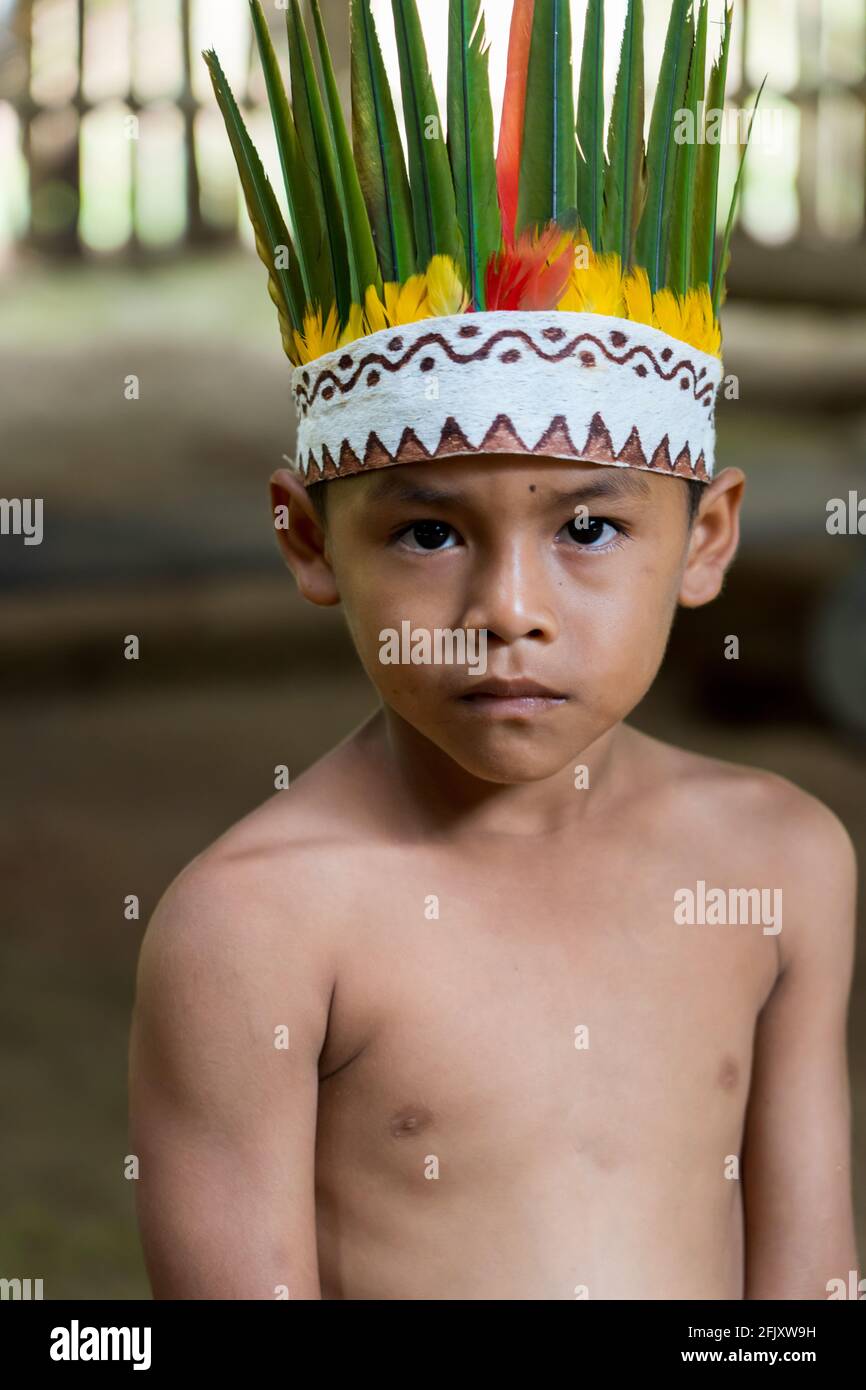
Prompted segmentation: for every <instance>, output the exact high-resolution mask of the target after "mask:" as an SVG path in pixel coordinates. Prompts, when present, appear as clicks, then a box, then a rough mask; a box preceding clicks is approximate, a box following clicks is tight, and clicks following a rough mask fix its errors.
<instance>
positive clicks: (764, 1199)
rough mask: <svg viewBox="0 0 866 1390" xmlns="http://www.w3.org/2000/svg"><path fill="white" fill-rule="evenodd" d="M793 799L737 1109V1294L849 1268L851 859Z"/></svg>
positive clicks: (815, 1289)
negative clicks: (741, 1237) (762, 998)
mask: <svg viewBox="0 0 866 1390" xmlns="http://www.w3.org/2000/svg"><path fill="white" fill-rule="evenodd" d="M798 801H799V804H798V806H797V814H796V815H795V816H792V817H791V818H790V821H789V823H788V830H789V831H790V838H789V840H788V853H787V855H786V860H787V864H786V866H785V871H784V874H783V875H780V879H781V878H782V877H783V878H784V882H785V886H784V887H783V919H782V920H783V926H782V931H781V933H780V934H779V936H778V937H777V938H776V940H777V942H778V946H779V950H780V962H781V969H780V974H779V976H778V978H777V980H776V984H775V987H774V989H773V991H772V993H771V995H770V998H769V999H768V1001H767V1003H766V1005H765V1006H764V1008H763V1010H762V1012H761V1015H760V1017H759V1019H758V1024H757V1029H756V1034H755V1051H754V1063H753V1073H752V1086H751V1090H750V1095H749V1104H748V1113H747V1117H746V1132H745V1147H744V1156H743V1179H744V1193H743V1195H744V1200H745V1213H746V1223H745V1231H746V1259H745V1269H746V1278H745V1294H744V1296H745V1298H747V1299H774V1298H781V1299H826V1298H827V1297H828V1296H829V1295H828V1289H827V1283H828V1281H829V1280H831V1279H841V1280H843V1281H845V1283H846V1284H847V1283H848V1279H849V1272H850V1271H851V1270H856V1269H857V1250H856V1244H855V1238H854V1220H853V1212H852V1200H851V1134H850V1098H849V1082H848V1064H847V1048H846V1021H847V1011H848V995H849V991H850V986H851V976H852V969H853V959H854V936H855V915H856V914H855V903H856V879H857V868H856V859H855V855H854V849H853V846H852V844H851V841H850V839H849V837H848V835H847V833H846V831H845V829H844V827H843V826H842V825H841V824H840V822H839V821H838V820H837V819H836V817H835V816H833V815H832V813H831V812H829V811H828V810H827V809H826V808H825V807H823V806H821V805H820V803H818V802H815V801H813V800H812V799H811V798H806V797H803V796H802V794H800V795H799V798H798ZM798 863H799V866H800V867H799V868H797V869H792V868H790V867H789V866H792V865H797V864H798ZM776 886H782V885H781V882H780V883H779V884H778V885H776ZM858 1278H859V1273H858Z"/></svg>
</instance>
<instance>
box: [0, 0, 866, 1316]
mask: <svg viewBox="0 0 866 1390" xmlns="http://www.w3.org/2000/svg"><path fill="white" fill-rule="evenodd" d="M419 4H420V9H421V13H422V20H423V22H424V26H425V32H426V35H427V39H428V43H429V49H430V55H431V62H432V64H433V66H434V69H435V71H436V73H437V80H438V83H439V90H440V94H441V96H442V97H444V76H445V69H444V57H445V52H446V34H447V5H446V4H445V3H444V0H419ZM322 8H323V12H324V15H325V20H326V24H327V26H328V30H329V35H330V37H331V41H332V50H333V53H334V57H335V62H336V64H337V66H338V68H339V71H340V80H341V84H342V89H343V92H344V97H345V100H346V104H347V109H348V42H347V34H348V4H347V0H322ZM265 9H266V11H267V12H268V13H269V15H270V17H271V19H272V21H273V27H274V34H275V40H276V42H277V45H278V51H279V52H280V53H282V54H283V55H285V52H286V48H285V34H284V21H285V16H284V14H283V13H282V12H281V10H282V6H278V5H277V4H276V3H266V5H265ZM375 9H376V17H377V20H378V21H379V25H380V32H381V34H382V38H383V46H384V48H385V51H386V58H388V60H389V63H391V64H392V66H391V70H392V72H396V64H395V63H394V61H393V52H394V50H393V44H392V41H391V34H392V29H391V20H390V5H389V4H388V3H387V0H382V2H381V3H379V4H378V5H377V6H376V7H375ZM736 9H737V13H736V21H735V29H734V41H733V53H732V59H731V72H730V77H729V105H730V106H731V108H732V109H734V110H742V109H744V108H747V107H749V106H750V105H751V102H752V100H753V98H754V94H755V91H756V89H757V87H758V86H759V84H760V82H761V81H762V79H763V78H764V76H765V75H766V77H767V88H766V91H765V94H764V97H763V99H762V107H761V111H762V113H763V117H762V121H761V122H760V123H759V125H758V126H757V127H756V136H755V142H754V147H753V152H752V155H751V156H750V163H749V166H748V175H747V180H746V186H745V196H744V200H743V205H742V215H741V218H740V220H739V224H738V227H737V231H736V235H735V244H734V251H733V265H732V271H731V279H730V284H731V297H730V301H729V304H728V307H727V311H726V318H725V332H726V353H725V360H726V369H727V371H728V372H729V373H731V374H733V375H734V376H735V377H736V378H737V387H735V389H737V388H738V392H739V399H736V400H731V401H724V400H723V401H722V402H721V405H720V417H719V466H720V467H723V466H725V465H736V466H739V467H742V468H743V469H745V471H746V473H747V474H748V479H749V482H748V494H747V505H746V517H745V528H744V534H743V542H742V549H741V553H740V556H739V559H738V561H737V564H736V567H735V569H734V571H733V573H732V575H731V577H730V580H729V582H728V585H727V588H726V591H725V594H724V596H723V597H722V598H721V599H720V600H719V601H718V602H717V603H716V604H714V605H713V606H711V607H710V608H709V609H707V610H705V611H703V612H699V613H693V614H682V615H681V617H680V619H679V620H678V623H677V626H676V629H675V632H674V636H673V639H672V644H671V649H670V654H669V658H668V662H667V664H666V667H665V670H664V672H663V674H662V676H661V677H660V679H659V682H658V684H657V686H656V687H655V688H654V690H653V691H652V692H651V694H650V696H649V697H648V699H647V701H646V702H645V704H644V705H643V706H642V707H641V709H640V710H638V711H637V712H636V713H635V715H634V716H633V721H632V722H633V723H635V724H636V725H638V726H639V727H641V728H644V729H646V730H648V731H649V732H651V733H653V734H656V735H657V736H659V737H662V738H669V739H671V740H673V741H675V742H677V743H680V744H682V745H684V746H687V747H691V748H694V749H696V750H699V751H702V752H706V753H710V754H713V755H716V756H720V757H722V758H726V759H730V760H733V761H737V762H744V763H749V764H754V765H758V766H761V767H765V768H769V769H772V770H774V771H776V772H778V773H780V774H782V775H783V776H785V777H789V778H791V779H792V780H793V781H795V782H796V783H798V784H799V785H800V786H802V787H804V788H805V789H806V790H808V791H810V792H812V793H814V794H815V795H817V796H818V797H820V798H821V799H822V800H824V801H825V802H827V804H829V805H830V806H831V807H832V808H833V809H834V810H835V811H836V812H837V814H838V815H840V816H841V818H842V820H843V821H844V822H845V824H846V825H847V827H848V829H849V831H850V833H851V835H852V836H853V838H854V840H855V842H856V844H857V845H858V848H859V851H860V856H861V865H862V864H864V862H866V795H864V792H866V539H864V535H859V534H857V532H856V526H855V527H854V528H852V533H851V534H843V535H833V534H830V533H829V532H828V528H827V508H828V503H830V502H831V501H832V499H834V498H840V499H844V500H845V501H846V503H847V502H848V499H849V494H851V493H852V492H853V493H855V494H856V498H866V474H864V467H863V462H864V452H866V391H864V384H866V219H864V186H866V5H864V0H749V2H748V3H747V2H746V0H738V3H737V7H736ZM486 10H487V22H488V34H489V35H490V37H491V39H492V50H491V74H492V81H493V86H494V100H495V104H496V106H497V107H498V103H499V94H501V89H502V83H503V80H504V66H505V53H506V48H507V32H508V22H509V19H510V12H511V4H510V0H486ZM711 10H712V13H711V18H712V20H713V22H714V24H717V25H718V24H719V22H720V20H721V14H722V6H721V3H719V4H716V3H713V4H712V6H711ZM583 11H584V6H583V4H582V2H581V0H576V3H575V5H574V12H575V18H576V21H577V24H576V32H575V46H576V48H577V46H578V45H579V44H580V42H581V30H582V24H583ZM646 12H647V48H648V85H649V93H648V95H649V96H650V97H651V95H652V90H653V85H654V71H653V69H654V66H655V64H656V61H657V57H658V54H659V53H660V51H661V47H662V43H663V39H664V32H665V28H666V23H667V13H668V4H667V0H658V2H656V0H647V3H646ZM606 14H607V30H608V68H609V72H608V78H609V83H608V86H609V91H608V100H610V98H611V97H612V86H613V78H614V74H615V67H616V62H617V56H618V47H619V35H620V32H621V28H622V22H623V18H624V14H625V0H608V3H607V7H606ZM719 32H720V30H719ZM210 46H214V47H216V49H217V51H218V53H219V55H220V58H221V60H222V63H223V66H224V68H225V70H226V73H227V75H228V77H229V79H230V81H231V82H232V84H233V86H234V89H235V91H236V93H237V94H238V96H239V98H240V99H241V100H242V104H243V107H244V110H245V114H246V116H247V119H248V122H249V125H250V127H251V129H252V132H253V135H254V138H255V139H256V141H257V143H258V145H259V148H260V150H261V151H262V153H263V155H264V157H265V163H266V164H267V165H268V167H269V171H270V172H271V175H272V181H273V183H274V187H275V188H276V189H278V190H280V179H279V178H278V177H277V169H276V167H275V145H274V141H273V138H272V135H271V130H270V124H269V117H268V115H267V111H266V99H265V94H264V90H263V84H262V80H261V77H260V72H259V67H258V62H257V60H254V54H253V41H252V34H251V27H250V23H249V16H248V7H247V4H246V0H0V467H2V475H0V477H2V481H0V493H2V495H3V496H4V497H7V498H15V497H19V498H26V497H29V498H42V499H44V540H43V542H42V544H41V545H33V546H25V545H24V543H23V538H22V537H21V536H15V535H0V591H2V604H0V671H2V678H3V679H2V686H0V691H2V693H0V728H2V764H0V766H2V777H0V798H2V803H0V811H2V826H0V884H2V887H0V902H2V904H3V931H2V934H0V1030H2V1032H0V1037H2V1062H0V1114H2V1133H3V1137H2V1141H0V1142H2V1149H0V1276H4V1277H13V1276H18V1277H21V1278H24V1277H28V1276H29V1277H32V1278H36V1277H41V1278H43V1279H44V1281H45V1283H44V1289H45V1296H46V1297H47V1298H59V1297H73V1298H95V1299H99V1298H111V1297H114V1298H127V1297H137V1296H147V1294H148V1287H147V1282H146V1279H145V1276H144V1270H143V1265H142V1261H141V1257H140V1253H139V1249H138V1242H137V1235H136V1229H135V1222H134V1212H133V1198H132V1191H131V1184H130V1183H129V1182H128V1181H126V1180H125V1179H124V1176H123V1161H124V1156H125V1154H126V1152H127V1138H126V1063H127V1040H128V1025H129V1013H130V1006H131V1002H132V995H133V984H134V970H135V961H136V957H137V952H138V947H139V943H140V939H141V935H142V931H143V928H144V924H145V923H146V921H147V919H148V917H149V915H150V913H151V912H152V910H153V908H154V906H155V904H156V902H157V900H158V898H159V896H160V894H161V893H162V892H163V890H164V889H165V887H166V886H167V885H168V883H169V882H170V881H171V879H172V878H173V877H174V876H175V874H176V873H177V872H178V871H179V870H180V869H181V868H182V867H183V865H184V864H186V863H187V862H188V861H189V859H190V858H192V857H193V856H194V855H195V854H197V853H198V852H199V851H200V850H202V849H203V848H204V847H205V846H206V845H207V844H208V843H209V842H210V841H211V840H213V839H214V838H215V837H216V836H217V835H219V834H220V833H221V832H222V831H223V830H225V829H226V828H227V827H228V826H229V825H230V824H231V823H232V822H234V821H235V820H237V819H238V818H239V817H241V816H242V815H243V814H245V813H246V812H247V811H248V810H250V809H252V807H254V806H255V805H257V804H258V803H259V802H261V801H262V800H264V799H265V798H266V797H267V796H269V795H270V794H271V793H272V791H273V769H274V767H275V765H276V764H278V763H285V764H287V765H288V767H289V768H290V770H291V773H292V775H293V776H295V775H297V774H299V773H300V772H301V771H302V770H303V769H304V768H305V767H306V766H308V765H309V763H310V762H312V761H313V760H315V759H316V758H317V757H318V756H319V755H320V754H321V753H322V752H324V751H325V750H326V749H328V748H329V747H331V746H332V745H333V744H334V743H335V742H336V741H337V740H338V739H340V738H341V737H343V736H344V735H345V734H346V733H348V732H349V731H350V730H351V729H352V728H353V727H355V726H356V725H357V724H358V723H359V722H360V721H361V720H362V719H363V718H364V717H365V716H366V715H367V714H368V713H370V712H371V711H372V710H373V709H374V708H375V703H376V702H375V697H374V695H373V692H372V690H371V688H370V687H369V685H368V684H367V682H366V679H365V677H364V676H363V674H362V672H361V671H360V667H359V665H358V663H357V661H356V659H355V657H354V654H353V651H352V648H351V645H350V643H349V640H348V637H347V635H346V634H345V632H344V630H343V625H342V619H341V617H340V614H339V611H335V610H315V609H312V608H309V607H307V606H306V605H304V604H303V602H302V601H301V600H300V599H299V598H298V596H297V595H296V593H295V590H294V585H293V582H292V581H291V578H290V577H289V576H288V574H287V573H286V571H285V570H284V569H283V568H282V566H281V563H280V561H279V560H278V557H277V553H276V547H275V545H274V540H273V532H272V529H271V527H270V523H269V514H268V498H267V480H268V477H269V475H270V473H271V472H272V471H273V469H274V468H275V467H278V466H280V464H281V462H282V461H283V457H284V456H285V455H288V456H291V455H292V453H293V449H294V420H293V411H292V409H291V406H290V401H289V375H288V373H289V363H288V361H287V359H286V358H285V357H284V355H283V353H282V349H281V346H280V341H279V334H278V329H277V320H276V315H275V312H274V310H273V307H272V305H271V303H270V300H269V299H268V296H267V292H266V284H265V276H264V271H263V269H262V267H261V265H260V263H259V262H258V260H257V259H256V257H255V254H254V252H253V251H252V249H251V248H252V239H251V234H250V231H249V228H248V225H247V221H246V216H245V212H244V211H243V208H242V204H241V200H240V196H239V188H238V182H237V177H236V172H235V168H234V164H233V161H232V159H231V155H230V151H229V146H228V142H227V139H226V137H225V134H224V129H223V126H222V121H221V118H220V116H219V114H218V112H217V110H216V106H215V103H214V101H213V98H212V95H211V91H210V87H209V82H208V79H207V73H206V70H205V67H204V64H203V62H202V61H201V57H200V52H201V49H202V48H204V47H210ZM287 66H288V64H287V63H286V64H285V67H286V69H287ZM497 119H498V110H497ZM722 154H723V170H724V188H723V197H722V211H723V212H725V213H726V211H727V205H728V198H729V193H730V190H731V187H732V184H733V178H734V173H735V167H736V162H737V158H738V154H739V151H738V149H737V146H736V143H735V142H730V143H729V144H727V145H726V146H725V147H724V148H723V151H722ZM131 376H135V377H137V378H138V383H139V392H138V399H127V398H126V394H125V391H126V383H127V378H129V377H131ZM855 500H856V499H855ZM864 510H866V506H864ZM863 530H864V533H866V518H864V521H863ZM133 633H134V634H137V635H138V636H139V638H140V641H141V659H140V660H139V661H137V662H129V661H126V660H124V659H123V641H124V638H125V637H126V636H127V634H133ZM732 633H735V634H737V635H738V636H739V637H740V642H741V653H740V659H739V660H738V661H735V662H734V661H726V660H724V659H723V658H722V652H723V645H724V640H725V638H726V636H727V635H728V634H732ZM313 709H315V710H317V711H318V723H317V724H315V725H311V723H310V711H311V710H313ZM302 720H303V721H304V722H303V723H302V722H301V721H302ZM301 730H303V732H301ZM862 891H863V892H866V889H863V890H862ZM129 894H136V895H137V896H138V898H139V900H140V905H141V907H140V919H139V920H137V921H135V920H132V921H130V920H126V918H125V917H124V899H125V898H126V896H127V895H129ZM861 920H862V919H861ZM819 926H820V924H817V923H816V928H819ZM861 957H862V952H861V953H860V955H859V956H858V968H857V978H856V981H855V990H854V996H853V1003H852V1010H851V1019H850V1026H851V1059H852V1089H853V1100H854V1122H855V1155H856V1168H857V1180H856V1184H855V1187H856V1198H857V1208H858V1225H859V1238H860V1246H861V1254H863V1253H864V1251H866V1240H864V1236H866V1010H864V1000H866V968H864V964H863V961H862V958H861Z"/></svg>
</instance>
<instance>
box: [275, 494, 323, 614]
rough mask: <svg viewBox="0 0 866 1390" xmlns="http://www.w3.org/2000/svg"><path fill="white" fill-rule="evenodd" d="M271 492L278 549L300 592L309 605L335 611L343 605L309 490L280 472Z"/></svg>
mask: <svg viewBox="0 0 866 1390" xmlns="http://www.w3.org/2000/svg"><path fill="white" fill-rule="evenodd" d="M270 490H271V516H272V520H273V525H274V534H275V536H276V538H277V545H278V546H279V547H280V552H281V554H282V557H283V559H284V560H285V562H286V564H287V565H288V567H289V569H290V570H291V571H292V574H293V575H294V576H295V579H296V580H297V584H298V588H299V589H300V591H301V593H302V594H303V596H304V598H305V599H308V600H309V602H310V603H317V604H318V605H319V606H320V607H322V608H329V607H333V606H334V604H337V603H339V602H340V594H339V591H338V589H337V581H336V578H335V576H334V571H333V569H332V568H331V562H330V559H329V557H328V543H327V540H326V538H325V533H324V531H323V530H322V525H321V522H320V521H319V518H318V517H317V515H316V510H315V508H314V506H313V504H312V502H311V501H310V499H309V497H308V496H307V489H306V488H305V487H304V484H303V483H302V481H301V479H300V478H299V477H298V475H297V473H295V472H294V471H293V470H292V469H290V468H278V469H277V471H276V473H274V474H273V476H272V478H271V481H270Z"/></svg>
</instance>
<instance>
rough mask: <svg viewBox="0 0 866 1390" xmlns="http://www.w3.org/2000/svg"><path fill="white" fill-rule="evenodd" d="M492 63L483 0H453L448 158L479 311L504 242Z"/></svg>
mask: <svg viewBox="0 0 866 1390" xmlns="http://www.w3.org/2000/svg"><path fill="white" fill-rule="evenodd" d="M488 60H489V53H488V49H487V46H486V44H485V32H484V12H483V10H482V9H481V0H450V8H449V14H448V154H449V157H450V160H451V172H452V176H453V179H454V191H455V195H456V200H457V218H458V221H459V223H460V230H461V233H462V236H463V247H464V251H465V255H466V274H467V280H466V286H467V289H468V291H469V294H470V297H471V301H472V303H473V304H474V305H475V306H476V307H477V308H479V309H483V308H484V307H485V304H484V277H485V272H486V270H487V263H488V261H489V259H490V257H491V256H492V255H493V254H494V253H495V252H496V251H498V250H499V243H500V241H501V240H502V218H501V216H500V212H499V200H498V197H497V191H496V155H495V151H494V145H493V105H492V103H491V100H490V76H489V71H488Z"/></svg>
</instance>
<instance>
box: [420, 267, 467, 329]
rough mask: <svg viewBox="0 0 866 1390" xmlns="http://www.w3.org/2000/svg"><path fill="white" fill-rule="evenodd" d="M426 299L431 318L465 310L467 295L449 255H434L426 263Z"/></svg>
mask: <svg viewBox="0 0 866 1390" xmlns="http://www.w3.org/2000/svg"><path fill="white" fill-rule="evenodd" d="M427 301H428V304H429V307H430V313H431V315H432V316H433V318H445V317H447V316H448V315H450V314H462V313H464V312H465V311H466V308H467V307H468V304H469V296H468V294H467V293H466V288H465V286H464V284H463V282H462V281H461V279H460V276H459V274H458V272H457V266H456V265H455V264H454V261H453V260H452V259H451V257H450V256H434V257H433V259H432V260H431V262H430V264H429V265H428V267H427Z"/></svg>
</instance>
